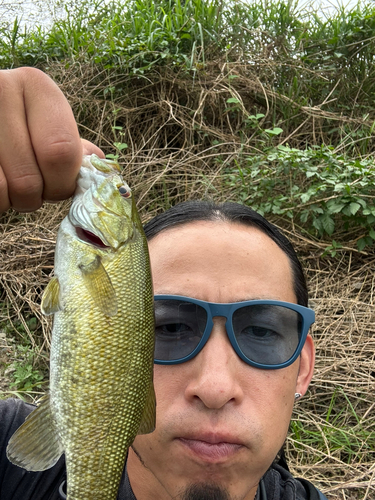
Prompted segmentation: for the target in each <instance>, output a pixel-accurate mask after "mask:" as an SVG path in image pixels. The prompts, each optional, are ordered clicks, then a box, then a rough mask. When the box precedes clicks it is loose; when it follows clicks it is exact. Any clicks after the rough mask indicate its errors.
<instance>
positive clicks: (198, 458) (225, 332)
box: [0, 68, 319, 500]
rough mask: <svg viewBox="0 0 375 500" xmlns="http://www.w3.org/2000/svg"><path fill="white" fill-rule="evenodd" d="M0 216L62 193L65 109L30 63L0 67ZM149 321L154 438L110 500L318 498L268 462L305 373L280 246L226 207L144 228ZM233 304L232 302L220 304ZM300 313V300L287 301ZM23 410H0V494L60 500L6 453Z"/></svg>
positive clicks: (51, 485) (53, 486)
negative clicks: (152, 328) (150, 288)
mask: <svg viewBox="0 0 375 500" xmlns="http://www.w3.org/2000/svg"><path fill="white" fill-rule="evenodd" d="M0 110H1V114H2V119H1V123H0V165H1V170H0V209H1V210H6V209H7V208H9V207H10V206H12V207H13V208H15V209H16V210H19V211H31V210H35V209H37V208H39V207H40V206H41V204H42V203H43V201H44V200H46V201H56V200H60V199H63V198H66V197H68V196H70V195H71V194H72V193H73V191H74V184H75V177H76V174H77V172H78V169H79V166H80V162H81V156H82V148H83V150H84V152H85V153H93V152H94V153H99V154H101V155H102V153H101V152H100V150H98V148H96V147H95V146H94V145H92V144H90V143H87V142H83V144H82V145H81V142H80V139H79V136H78V132H77V127H76V124H75V121H74V118H73V116H72V113H71V110H70V108H69V105H68V104H67V102H66V100H65V98H64V96H63V95H62V94H61V93H60V91H59V90H58V88H57V87H56V86H55V84H54V83H53V82H52V81H51V80H50V79H49V78H48V77H46V76H45V75H44V74H43V73H41V72H39V71H37V70H32V69H30V68H21V69H18V70H12V71H6V72H0ZM145 231H146V234H147V237H148V239H149V249H150V258H151V267H152V273H153V282H154V293H155V297H156V300H155V314H156V332H155V334H156V349H155V359H156V361H155V370H154V383H155V392H156V398H157V423H156V430H155V431H154V432H153V433H151V434H148V435H140V436H138V437H137V438H136V439H135V441H134V444H133V446H132V448H131V449H130V450H129V455H128V459H127V465H126V470H125V471H124V476H123V481H122V483H121V487H120V491H119V497H118V498H119V499H121V500H124V499H127V500H128V499H131V500H134V499H137V500H163V499H172V498H173V499H176V500H177V499H179V500H193V499H196V500H210V499H211V500H214V499H215V500H229V499H230V500H254V499H255V498H256V499H258V500H261V499H262V500H266V499H268V500H282V499H283V500H289V499H291V500H292V499H293V500H294V499H298V500H300V499H301V500H302V499H308V498H310V499H318V498H319V496H318V492H317V490H316V489H315V488H314V487H313V486H312V485H310V484H309V483H307V482H301V481H297V480H295V479H294V478H293V477H292V476H291V475H290V474H289V472H288V471H287V470H285V469H283V468H282V467H281V466H280V465H277V464H275V463H273V462H274V459H275V457H276V455H277V453H278V451H279V450H280V448H281V447H282V445H283V442H284V440H285V437H286V434H287V430H288V426H289V422H290V418H291V413H292V410H293V405H294V401H295V398H296V397H300V396H301V395H304V394H305V392H306V390H307V388H308V385H309V383H310V380H311V377H312V373H313V367H314V346H313V341H312V339H311V337H310V336H309V335H308V328H309V326H310V324H311V323H312V321H313V313H312V312H311V311H310V310H309V309H307V307H305V306H306V305H307V292H306V286H305V282H304V278H303V272H302V269H301V267H300V264H299V262H298V259H297V257H296V256H295V254H294V251H293V249H292V247H291V245H290V243H289V242H288V241H287V240H286V238H284V237H283V236H282V235H281V234H280V233H279V232H278V231H277V230H276V229H275V228H274V227H273V226H272V225H271V224H269V223H268V222H267V221H265V220H264V219H263V218H261V217H260V216H259V215H258V214H256V213H254V212H252V211H251V210H250V209H247V208H245V207H241V206H240V205H236V204H225V205H214V204H210V203H201V202H197V203H188V204H181V205H178V206H176V207H174V208H173V209H171V210H170V211H167V212H166V213H165V214H161V215H160V216H158V217H156V218H155V219H154V220H153V221H151V222H150V223H149V224H147V225H146V228H145ZM225 304H231V305H225ZM297 304H299V305H297ZM31 409H32V408H31V407H30V406H28V405H25V404H23V403H22V402H19V401H15V400H9V401H7V402H3V403H2V404H1V405H0V419H1V427H0V428H1V430H0V497H1V499H2V500H3V499H4V500H10V499H13V500H18V499H20V500H21V499H22V500H28V499H33V500H45V499H51V500H52V499H59V498H64V496H65V495H64V481H65V471H64V463H63V459H61V460H60V461H59V462H58V463H57V464H56V466H55V467H53V468H52V469H51V470H49V471H45V472H42V473H26V472H25V471H23V470H22V469H20V468H17V467H15V466H13V465H12V464H10V463H9V462H7V460H6V457H5V447H6V444H7V441H8V440H9V437H10V436H11V434H12V433H13V432H14V430H15V429H16V428H17V427H18V426H19V425H20V424H21V423H22V421H23V420H24V418H25V416H26V415H27V414H28V413H29V412H30V411H31Z"/></svg>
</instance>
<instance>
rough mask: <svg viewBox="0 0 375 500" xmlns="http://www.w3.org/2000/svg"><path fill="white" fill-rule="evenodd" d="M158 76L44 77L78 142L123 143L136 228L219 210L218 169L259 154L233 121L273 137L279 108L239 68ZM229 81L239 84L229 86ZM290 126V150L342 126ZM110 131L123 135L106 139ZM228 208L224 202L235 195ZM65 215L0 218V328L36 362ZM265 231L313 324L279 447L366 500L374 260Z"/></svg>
mask: <svg viewBox="0 0 375 500" xmlns="http://www.w3.org/2000/svg"><path fill="white" fill-rule="evenodd" d="M163 71H164V73H163V74H160V75H159V77H158V78H155V79H154V80H153V81H151V80H148V79H146V78H144V77H140V78H139V79H138V80H137V79H134V78H133V79H132V81H131V82H130V79H129V78H128V76H127V75H123V76H118V75H117V76H113V75H110V74H108V73H107V72H106V71H101V72H100V71H99V70H97V69H96V68H95V67H92V66H89V67H87V66H85V67H84V66H80V65H79V64H75V65H73V66H72V67H71V68H70V69H67V70H65V69H64V68H62V67H61V66H59V65H56V66H52V67H50V70H49V72H50V74H51V75H52V76H53V77H54V78H55V80H57V81H58V82H59V83H60V86H61V88H62V90H63V91H64V93H65V94H66V95H67V96H68V98H69V100H70V103H71V105H72V107H73V110H74V113H75V115H76V117H77V120H78V122H79V123H80V129H81V133H82V135H83V136H84V137H85V138H87V139H91V140H93V141H94V142H96V143H97V144H98V145H99V146H101V147H102V148H103V149H104V150H105V152H106V153H110V152H113V142H115V141H117V142H124V143H127V144H128V146H129V147H128V149H126V150H123V152H122V154H121V155H120V161H121V163H122V164H123V166H124V174H125V178H126V180H127V181H128V182H129V184H130V185H131V186H132V188H133V190H134V191H135V195H136V198H137V200H138V205H139V208H140V211H141V214H142V216H143V219H144V220H146V219H148V218H150V217H152V216H153V215H155V214H156V213H157V212H159V211H161V210H163V209H165V208H168V207H169V206H171V205H173V204H175V203H177V202H179V201H183V200H186V199H191V198H214V199H215V200H219V201H220V200H226V199H228V192H227V188H226V187H225V186H224V185H223V183H222V179H221V177H220V174H221V172H222V169H223V168H225V166H226V165H228V164H230V163H231V162H233V161H234V160H235V159H236V157H237V156H238V155H239V154H240V153H242V152H243V151H244V150H247V151H249V152H251V151H256V150H257V149H262V147H263V146H264V142H262V141H264V139H263V138H262V137H261V136H260V135H259V134H258V133H257V132H256V131H255V130H254V129H249V130H248V131H247V136H246V137H245V138H244V136H243V135H241V133H242V130H241V127H242V126H243V123H244V116H245V115H246V114H250V113H254V114H255V113H257V112H261V113H264V114H265V118H264V123H263V125H264V127H267V126H272V123H273V122H272V116H273V114H274V112H275V109H277V106H279V105H280V99H279V96H278V95H276V94H275V93H274V92H273V91H272V90H270V89H268V88H267V86H266V85H264V84H261V83H260V80H259V78H258V76H256V74H255V71H254V70H250V69H249V68H244V67H241V66H237V67H234V66H229V65H227V64H226V63H225V62H224V63H223V64H221V65H220V64H219V63H218V62H217V63H216V66H215V65H213V66H212V68H210V69H209V70H207V72H206V73H205V74H204V76H201V77H200V80H199V81H198V80H196V81H195V82H193V83H192V80H191V78H189V79H188V78H184V77H183V75H176V74H173V75H172V74H171V73H169V72H168V70H167V69H164V70H163ZM233 74H236V76H238V78H235V79H234V80H230V79H228V76H229V75H233ZM233 82H235V86H234V84H233ZM111 87H114V88H115V89H116V91H115V92H114V93H113V94H112V95H113V98H112V99H110V98H108V96H109V95H110V93H109V94H108V93H107V95H106V99H104V98H103V95H104V90H105V89H108V88H111ZM230 97H236V98H238V100H239V106H238V109H237V110H236V111H233V110H232V111H231V110H228V104H227V103H226V101H227V99H228V98H230ZM298 116H299V117H300V118H299V122H298V123H299V125H298V126H297V127H296V128H295V129H294V131H292V130H286V131H285V135H284V138H282V139H281V140H288V143H289V144H290V145H293V146H296V147H298V146H300V145H301V144H303V143H304V141H306V136H307V134H310V140H311V142H312V143H313V141H314V140H315V139H316V138H318V139H319V140H324V138H325V137H326V135H325V134H326V132H327V130H328V128H329V124H330V123H331V122H330V120H331V119H334V120H335V122H337V123H338V126H340V123H343V122H344V121H347V120H348V119H347V118H345V117H339V116H334V117H333V118H332V117H331V116H329V115H328V114H326V115H324V113H323V112H322V111H321V110H318V109H316V108H315V109H312V108H309V109H307V108H306V109H302V108H299V110H298ZM114 124H116V126H120V127H122V130H121V131H119V130H118V129H117V132H116V133H115V132H114V131H113V129H112V127H113V125H114ZM120 133H121V134H120ZM116 134H117V135H116ZM119 134H120V135H119ZM314 134H315V135H314ZM214 141H217V142H214ZM219 156H220V162H218V161H217V159H218V157H219ZM230 198H231V199H233V200H235V194H234V193H232V194H231V195H230ZM68 206H69V203H68V202H66V203H62V204H59V205H45V206H44V207H43V208H42V209H40V210H39V211H38V212H37V213H34V214H29V215H17V214H15V213H13V212H9V213H7V214H5V215H4V216H3V217H2V218H0V325H1V324H2V325H3V324H5V323H7V324H12V323H14V324H15V323H17V322H18V323H20V324H22V325H23V328H24V331H25V332H26V335H28V337H29V339H30V343H31V345H32V346H34V349H35V350H36V351H37V352H40V353H42V352H45V351H46V350H47V351H48V347H49V341H50V323H49V321H48V320H47V319H46V318H45V317H43V316H42V315H41V313H40V310H39V304H40V299H41V293H42V291H43V289H44V287H45V285H46V284H47V282H48V280H49V278H50V276H51V274H52V272H53V249H54V241H55V236H56V231H57V228H58V225H59V223H60V221H61V220H62V218H63V217H64V215H65V214H66V212H67V209H68ZM276 222H277V223H279V224H282V225H283V227H284V228H285V229H286V230H287V231H288V235H289V236H290V237H291V239H292V240H293V241H294V243H295V245H296V247H297V249H298V250H299V252H300V255H301V258H302V260H303V262H304V264H305V267H306V269H307V274H308V278H309V287H310V291H311V300H312V304H313V306H314V308H315V310H316V313H317V322H316V326H315V327H314V330H313V336H314V339H315V343H316V347H317V363H316V372H315V377H314V381H313V383H312V385H311V387H310V390H309V393H308V395H307V396H306V397H305V398H304V399H303V400H302V401H301V402H299V403H298V404H297V405H296V410H295V414H294V422H295V427H294V428H292V431H293V432H292V433H291V435H290V437H289V438H288V441H287V454H288V456H289V460H290V464H291V467H292V469H293V472H294V473H296V475H298V476H304V477H306V478H308V479H310V480H312V481H313V482H314V483H316V484H320V485H321V487H322V489H323V491H325V492H326V493H327V494H328V496H329V498H332V499H335V500H336V499H337V500H338V499H340V500H349V499H356V500H374V499H375V465H374V464H375V451H374V449H375V417H374V412H375V398H374V389H375V335H374V333H375V308H374V305H375V304H374V302H375V297H374V293H375V287H374V279H375V278H374V276H375V272H374V271H375V258H374V254H373V253H371V252H367V254H366V255H363V254H356V253H353V254H351V253H350V252H346V253H344V252H343V253H342V258H341V259H338V258H336V259H329V258H327V257H323V256H322V253H323V249H324V247H325V243H324V242H320V243H317V242H316V241H310V240H308V239H306V237H302V236H301V235H300V234H298V233H294V232H293V231H292V230H291V229H290V228H289V227H288V226H287V225H285V223H283V222H282V221H280V220H277V221H276ZM289 231H291V232H290V233H289ZM1 304H3V305H2V306H1ZM29 315H34V316H36V317H37V318H38V321H39V322H40V325H41V326H40V329H39V330H37V331H36V332H33V331H30V329H29V326H28V323H27V321H26V320H25V318H26V317H27V316H29ZM15 329H16V328H15ZM0 342H1V346H2V345H5V340H4V339H3V337H0ZM7 345H8V347H9V344H7ZM1 346H0V347H1ZM0 354H1V353H0ZM1 359H4V358H1ZM298 433H299V434H300V437H298Z"/></svg>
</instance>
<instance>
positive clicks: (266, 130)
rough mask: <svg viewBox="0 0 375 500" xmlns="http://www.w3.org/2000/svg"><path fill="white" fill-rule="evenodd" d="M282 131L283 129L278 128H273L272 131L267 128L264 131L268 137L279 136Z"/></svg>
mask: <svg viewBox="0 0 375 500" xmlns="http://www.w3.org/2000/svg"><path fill="white" fill-rule="evenodd" d="M282 131H283V129H282V128H279V127H275V128H273V129H272V130H271V129H269V128H266V129H265V132H267V134H270V135H279V134H281V132H282Z"/></svg>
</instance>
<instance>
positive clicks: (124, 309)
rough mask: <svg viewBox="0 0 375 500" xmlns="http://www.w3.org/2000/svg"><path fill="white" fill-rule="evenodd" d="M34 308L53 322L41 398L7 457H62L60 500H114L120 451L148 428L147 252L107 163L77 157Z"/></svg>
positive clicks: (123, 189) (32, 466)
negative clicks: (51, 271) (69, 198)
mask: <svg viewBox="0 0 375 500" xmlns="http://www.w3.org/2000/svg"><path fill="white" fill-rule="evenodd" d="M41 307H42V311H43V313H45V314H54V321H53V330H52V342H51V355H50V390H49V393H48V394H47V395H46V396H44V398H42V401H41V404H40V406H38V407H37V408H36V409H35V410H34V411H33V412H32V413H31V414H30V415H29V416H28V418H27V419H26V421H25V423H24V424H23V425H22V426H21V427H20V428H19V429H18V430H17V431H16V432H15V434H14V435H13V436H12V437H11V439H10V441H9V444H8V448H7V456H8V458H9V460H10V461H11V462H13V463H14V464H16V465H18V466H20V467H23V468H25V469H26V470H29V471H40V470H45V469H48V468H50V467H52V466H53V465H54V464H55V463H56V462H57V460H58V459H59V457H60V456H61V455H62V453H65V460H66V468H67V500H115V499H116V498H117V493H118V488H119V484H120V480H121V476H122V473H123V470H124V465H125V461H126V454H127V450H128V448H129V446H130V445H131V444H132V442H133V440H134V438H135V436H136V435H137V434H145V433H148V432H152V431H153V430H154V427H155V394H154V388H153V383H152V374H153V353H154V312H153V292H152V281H151V272H150V264H149V256H148V248H147V242H146V238H145V235H144V232H143V228H142V224H141V221H140V218H139V215H138V212H137V209H136V206H135V201H134V198H133V196H132V193H131V190H130V189H129V187H128V185H127V184H126V183H125V182H124V181H123V179H122V177H121V176H120V168H119V166H118V164H116V163H115V162H110V161H108V160H101V159H100V158H98V157H97V156H95V155H92V156H86V157H84V159H83V164H82V167H81V169H80V173H79V176H78V179H77V189H76V193H75V196H74V198H73V202H72V206H71V208H70V211H69V214H68V216H67V217H66V218H65V219H64V220H63V221H62V223H61V225H60V228H59V232H58V236H57V240H56V252H55V276H54V278H52V280H51V281H50V283H49V284H48V286H47V288H46V290H45V292H44V295H43V298H42V304H41Z"/></svg>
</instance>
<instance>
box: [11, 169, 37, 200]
mask: <svg viewBox="0 0 375 500" xmlns="http://www.w3.org/2000/svg"><path fill="white" fill-rule="evenodd" d="M8 186H9V194H10V198H12V197H13V196H16V197H18V196H27V197H28V198H30V197H33V196H38V195H39V196H40V193H41V192H42V190H43V181H42V178H41V176H40V175H39V174H35V173H25V174H23V175H19V176H13V177H12V178H11V179H9V180H8Z"/></svg>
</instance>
